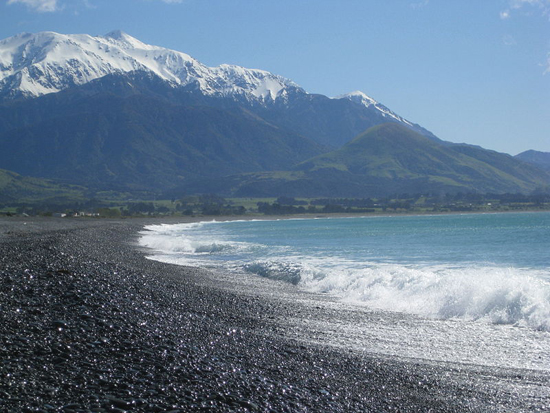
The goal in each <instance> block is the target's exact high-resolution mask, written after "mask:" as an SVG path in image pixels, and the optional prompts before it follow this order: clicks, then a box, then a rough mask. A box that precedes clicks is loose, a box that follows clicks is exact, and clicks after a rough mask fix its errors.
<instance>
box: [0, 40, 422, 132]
mask: <svg viewBox="0 0 550 413" xmlns="http://www.w3.org/2000/svg"><path fill="white" fill-rule="evenodd" d="M133 71H148V72H151V73H154V74H155V75H157V76H159V77H160V78H161V79H163V80H165V81H167V82H168V83H170V84H171V85H172V86H173V87H196V88H197V90H199V91H200V92H201V93H203V94H204V95H207V96H222V97H223V96H232V97H234V98H236V99H245V100H248V101H249V102H254V103H256V104H269V103H273V102H276V101H281V100H282V101H285V100H286V99H287V98H288V95H289V94H296V93H301V94H309V93H308V92H306V91H305V90H304V89H303V88H301V87H300V86H299V85H297V84H296V83H294V82H293V81H291V80H289V79H286V78H284V77H282V76H279V75H275V74H272V73H270V72H267V71H264V70H260V69H247V68H244V67H241V66H236V65H228V64H222V65H220V66H217V67H208V66H206V65H204V64H202V63H201V62H199V61H198V60H196V59H194V58H193V57H191V56H190V55H188V54H186V53H183V52H178V51H174V50H170V49H167V48H163V47H160V46H152V45H148V44H145V43H143V42H141V41H140V40H138V39H136V38H134V37H132V36H130V35H128V34H127V33H125V32H122V31H120V30H115V31H112V32H110V33H108V34H106V35H104V36H90V35H87V34H76V35H66V34H59V33H56V32H39V33H36V34H31V33H22V34H19V35H16V36H12V37H10V38H7V39H3V40H0V98H1V97H4V98H17V97H37V96H41V95H44V94H48V93H57V92H59V91H61V90H64V89H66V88H69V87H73V86H78V85H82V84H85V83H88V82H90V81H92V80H95V79H98V78H101V77H103V76H106V75H108V74H117V73H118V74H121V73H130V72H133ZM357 93H361V94H362V95H364V96H365V97H367V99H363V100H361V101H358V100H357V99H356V98H355V96H356V95H357ZM332 99H336V100H338V99H349V100H352V101H354V102H356V103H357V104H360V105H362V106H364V107H366V108H369V107H371V108H372V109H374V110H376V111H379V113H380V115H381V116H383V117H389V118H391V119H393V120H395V121H396V122H403V123H405V124H408V125H409V126H411V127H413V128H414V127H416V126H417V125H414V124H413V123H411V122H409V121H406V120H405V119H404V118H402V117H401V116H399V115H397V114H395V113H393V112H392V111H391V110H389V109H388V108H386V107H385V106H384V105H382V104H380V103H378V102H376V101H375V100H374V99H372V98H370V97H368V96H367V95H365V94H364V93H362V92H352V93H351V94H347V95H342V96H340V97H336V98H332Z"/></svg>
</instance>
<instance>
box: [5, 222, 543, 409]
mask: <svg viewBox="0 0 550 413" xmlns="http://www.w3.org/2000/svg"><path fill="white" fill-rule="evenodd" d="M258 218H260V219H261V217H258ZM301 218H302V217H301ZM191 219H193V218H190V219H188V220H187V219H170V218H167V219H164V218H155V219H127V220H103V219H101V220H100V219H56V218H29V217H26V218H21V217H17V218H15V217H12V218H0V262H1V266H0V277H1V287H0V336H1V337H2V342H1V343H0V359H1V360H2V364H1V365H0V410H2V411H9V412H31V411H42V412H56V411H63V412H69V413H70V412H123V411H136V412H138V411H142V412H189V411H216V412H234V411H242V412H245V411H259V412H264V411H265V412H268V411H273V412H282V411H288V412H300V411H303V412H305V411H308V412H311V411H315V412H325V411H326V412H355V411H356V412H364V411H372V412H385V411H401V412H428V411H433V412H436V411H437V412H465V411H472V412H481V411H483V412H491V411H494V412H499V411H515V412H519V411H537V410H540V411H542V410H545V409H549V408H550V400H549V398H548V397H547V390H545V389H546V387H547V384H548V377H547V375H546V373H544V372H536V371H530V370H515V369H489V368H486V367H482V366H467V365H461V364H453V363H438V362H430V361H428V360H419V359H394V358H390V357H380V356H376V355H375V354H373V353H371V352H369V349H368V348H366V349H362V350H357V349H352V348H345V347H342V348H338V347H335V346H327V345H324V344H323V340H322V339H320V335H322V334H323V332H322V331H320V330H317V329H315V328H312V327H310V326H308V322H309V321H310V320H315V321H317V322H322V321H323V320H330V321H331V322H333V323H340V324H341V325H342V326H345V325H348V326H349V325H352V324H353V323H361V325H362V327H363V328H367V327H368V323H369V317H376V314H375V313H373V312H367V311H365V310H363V309H360V308H359V309H353V308H351V307H350V308H346V311H338V312H336V311H334V308H335V306H338V305H339V304H338V303H335V302H334V301H332V299H331V298H330V297H327V296H323V295H318V294H310V293H305V292H303V291H300V290H299V289H296V288H294V286H292V285H288V284H285V283H280V282H276V281H272V280H268V279H258V277H256V278H254V279H253V280H252V277H254V276H253V275H250V277H251V278H250V279H246V278H243V279H237V278H235V277H234V276H233V275H231V274H220V273H214V272H211V271H208V270H205V269H201V268H194V267H182V266H176V265H171V264H165V263H161V262H156V261H152V260H148V259H146V258H145V257H146V255H147V252H146V251H144V250H143V249H142V248H140V247H139V246H138V245H137V239H138V236H139V232H140V231H141V230H142V229H143V227H144V226H145V225H151V224H160V223H179V222H190V220H191ZM197 220H204V218H201V219H198V218H197ZM251 280H252V281H251ZM252 287H253V288H252ZM291 320H292V322H291ZM524 382H525V383H527V382H528V383H529V385H530V386H531V387H530V388H531V389H532V388H535V389H540V392H535V393H533V392H531V391H525V392H524V393H513V394H512V393H510V391H509V388H507V387H506V386H502V385H500V383H510V384H514V385H516V384H517V385H521V383H524Z"/></svg>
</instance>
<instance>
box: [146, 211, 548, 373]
mask: <svg viewBox="0 0 550 413" xmlns="http://www.w3.org/2000/svg"><path fill="white" fill-rule="evenodd" d="M140 245H141V246H143V247H147V248H148V249H149V254H148V255H149V258H151V259H154V260H159V261H162V262H167V263H172V264H179V265H186V266H189V265H190V266H200V267H205V268H210V269H212V270H213V271H214V272H215V273H216V272H217V273H219V274H228V273H230V274H232V276H233V277H237V278H238V277H243V278H245V277H246V278H247V279H249V280H250V279H251V280H252V282H254V281H253V280H254V279H255V278H256V279H258V280H260V279H265V278H268V279H272V280H275V282H277V283H284V284H286V285H288V286H290V287H291V288H295V289H297V290H300V291H303V292H304V294H310V297H311V301H312V305H325V306H326V305H329V304H327V303H330V305H331V306H333V308H334V311H340V312H341V313H342V314H344V313H345V314H351V313H350V311H351V312H354V314H355V315H354V319H357V314H359V315H360V316H359V318H363V319H364V322H360V323H357V322H351V321H350V322H346V321H342V320H345V319H346V317H345V316H343V317H341V318H340V317H336V318H338V321H331V320H317V319H312V320H307V321H308V322H307V328H308V329H310V330H314V331H316V332H317V333H318V334H317V336H319V337H321V338H319V342H322V343H323V344H328V345H332V346H339V347H347V348H353V349H358V350H364V351H369V352H374V353H378V354H380V355H386V356H392V357H402V358H407V359H411V358H412V359H423V360H432V361H433V360H435V361H440V362H459V363H473V364H476V365H484V366H496V367H506V368H522V369H531V370H537V371H539V372H550V213H548V212H537V213H494V214H463V215H459V214H456V215H433V216H430V215H421V216H371V217H351V218H348V217H346V218H315V219H313V218H311V219H281V220H248V221H228V222H216V221H208V222H206V221H205V222H199V223H186V224H175V225H150V226H147V227H146V228H145V229H144V231H143V232H142V233H141V238H140ZM222 279H223V277H220V280H222ZM315 297H322V298H323V299H319V300H318V302H317V303H315V302H316V298H315ZM327 297H328V298H329V299H328V300H327V299H325V298H327ZM286 322H288V324H289V328H288V331H289V334H291V335H292V334H293V333H292V332H293V331H299V330H300V328H302V327H303V326H302V324H303V320H301V321H300V320H299V317H296V319H290V320H286ZM301 326H302V327H301ZM299 336H300V333H299V332H297V333H296V338H299ZM314 336H315V335H314Z"/></svg>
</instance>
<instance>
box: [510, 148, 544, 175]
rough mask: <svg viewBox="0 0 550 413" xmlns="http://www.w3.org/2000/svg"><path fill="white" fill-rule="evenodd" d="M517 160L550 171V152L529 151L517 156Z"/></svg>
mask: <svg viewBox="0 0 550 413" xmlns="http://www.w3.org/2000/svg"><path fill="white" fill-rule="evenodd" d="M515 158H516V159H519V160H521V161H523V162H527V163H529V164H532V165H535V166H538V167H539V168H542V169H545V170H547V171H550V152H540V151H533V150H529V151H525V152H522V153H520V154H518V155H516V156H515Z"/></svg>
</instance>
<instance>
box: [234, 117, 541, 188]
mask: <svg viewBox="0 0 550 413" xmlns="http://www.w3.org/2000/svg"><path fill="white" fill-rule="evenodd" d="M549 182H550V175H548V174H545V173H544V172H543V171H541V170H540V169H538V168H535V167H532V166H530V165H526V164H524V163H523V162H518V161H517V160H515V159H514V158H513V157H511V156H509V155H505V154H500V153H497V152H493V151H487V150H484V149H481V148H476V147H472V146H468V145H447V144H443V143H438V142H434V141H431V140H429V139H428V138H426V137H425V136H422V135H420V134H418V133H416V132H414V131H411V130H410V129H408V128H406V127H404V126H401V125H398V124H395V123H386V124H382V125H378V126H375V127H372V128H370V129H368V130H367V131H365V132H364V133H362V134H361V135H359V136H357V137H356V138H355V139H353V140H352V141H351V142H349V143H348V144H346V145H344V146H343V147H342V148H340V149H338V150H335V151H332V152H329V153H326V154H322V155H319V156H317V157H314V158H312V159H310V160H308V161H305V162H303V163H301V164H299V165H297V166H296V167H295V168H294V171H293V172H289V173H269V172H265V173H261V174H247V175H244V176H241V177H238V178H237V177H234V178H233V180H228V181H227V182H226V183H225V184H224V186H225V187H226V188H233V191H234V193H236V194H238V195H241V196H245V195H247V196H252V195H254V196H267V195H271V196H280V195H287V196H311V197H313V196H322V197H371V196H388V195H393V194H398V193H446V192H449V193H457V192H481V193H489V192H493V193H506V192H511V193H515V192H531V191H534V190H535V189H537V188H538V187H544V186H546V185H548V183H549Z"/></svg>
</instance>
